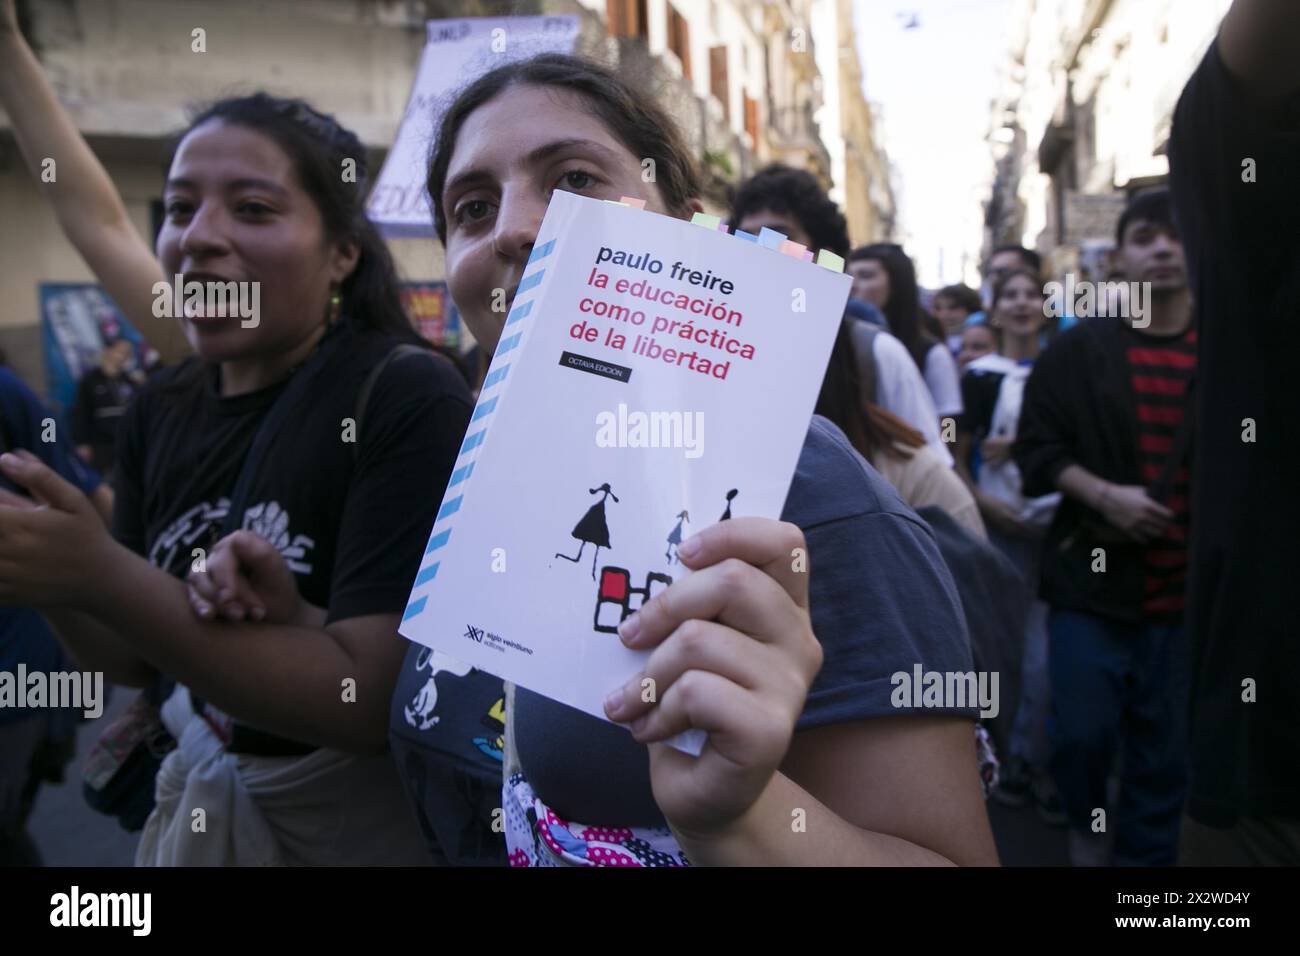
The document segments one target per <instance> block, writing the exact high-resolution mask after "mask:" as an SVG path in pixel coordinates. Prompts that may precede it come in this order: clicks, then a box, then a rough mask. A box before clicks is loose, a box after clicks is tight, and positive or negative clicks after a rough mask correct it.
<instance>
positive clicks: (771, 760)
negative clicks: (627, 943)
mask: <svg viewBox="0 0 1300 956" xmlns="http://www.w3.org/2000/svg"><path fill="white" fill-rule="evenodd" d="M803 553H804V537H803V532H802V531H800V530H799V528H798V527H797V526H795V525H793V524H789V523H787V522H782V521H775V520H773V519H770V518H758V517H739V518H734V519H732V520H730V521H722V522H718V523H717V524H715V525H713V526H711V527H709V528H706V529H705V530H704V531H702V532H701V533H699V534H698V535H695V536H694V537H693V538H691V539H689V540H687V541H685V542H683V543H682V545H681V548H680V549H679V551H678V554H679V556H680V558H681V561H682V563H683V564H685V565H686V566H687V567H689V568H690V569H691V570H692V571H694V572H695V573H693V574H691V575H689V576H688V577H686V578H683V579H681V580H679V581H677V582H675V583H674V584H673V585H672V586H671V587H669V588H667V589H666V590H664V591H662V592H661V593H660V594H658V595H657V596H656V597H654V598H652V599H651V600H649V601H647V602H646V603H645V604H644V605H643V606H642V607H641V609H640V610H639V611H638V612H637V613H636V614H634V615H632V616H631V617H629V618H628V619H627V620H625V621H624V622H623V624H622V626H621V627H620V628H619V636H620V638H621V639H622V641H623V643H624V644H625V645H626V646H627V647H629V648H631V649H634V650H638V651H650V652H651V653H650V656H649V658H648V659H647V660H646V662H645V666H644V668H643V669H642V671H641V672H640V673H638V674H637V675H636V676H635V677H633V678H632V679H631V680H630V681H628V682H627V683H626V684H625V685H624V686H623V687H621V688H619V689H617V690H615V691H614V692H612V693H611V694H610V695H609V697H608V698H607V699H606V702H605V712H606V714H607V715H608V716H609V717H610V719H611V720H616V721H618V722H620V723H627V724H629V725H630V729H631V731H632V734H633V736H634V737H635V738H636V739H637V740H638V741H640V742H641V743H648V744H650V745H651V747H650V769H651V779H652V782H653V785H654V794H655V802H656V803H657V804H658V805H659V807H660V809H661V810H662V811H663V813H664V816H665V817H666V818H667V819H668V822H669V823H670V824H672V826H673V828H674V829H675V830H678V831H679V832H686V833H692V834H697V835H702V834H708V833H710V832H713V831H716V830H720V829H722V828H724V827H726V826H727V825H728V824H730V823H731V822H733V821H734V820H736V819H737V818H738V817H740V816H742V815H743V814H744V813H745V811H747V810H748V809H749V808H750V806H752V805H753V803H754V802H755V801H756V800H757V799H758V797H759V795H760V794H762V792H763V790H764V789H765V788H766V787H767V786H768V784H769V782H770V781H771V779H772V776H773V774H774V773H776V771H777V769H778V767H779V766H780V763H781V760H782V758H783V757H784V756H785V753H786V751H787V749H788V747H789V744H790V738H791V735H792V734H793V733H794V726H795V721H797V720H798V718H799V714H800V713H802V711H803V706H804V698H805V697H806V696H807V693H808V688H809V687H810V686H811V685H812V682H813V678H814V677H816V675H817V671H818V670H819V669H820V667H821V663H822V652H821V645H820V644H818V642H817V638H816V636H815V635H814V634H813V631H812V622H811V619H810V617H809V614H808V571H807V563H806V561H804V560H802V556H803ZM689 729H697V730H703V731H706V732H707V733H708V742H707V743H706V744H705V746H704V749H703V750H702V751H701V752H700V755H699V757H698V758H697V757H691V756H689V755H688V754H685V753H683V752H681V751H680V750H677V749H675V748H673V747H669V746H667V745H666V744H665V743H664V742H665V741H667V740H668V739H670V738H672V737H674V736H675V735H677V734H679V733H682V732H683V731H686V730H689Z"/></svg>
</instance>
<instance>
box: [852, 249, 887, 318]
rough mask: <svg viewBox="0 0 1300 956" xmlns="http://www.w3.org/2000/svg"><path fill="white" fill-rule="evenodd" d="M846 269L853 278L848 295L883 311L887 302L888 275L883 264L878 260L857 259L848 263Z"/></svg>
mask: <svg viewBox="0 0 1300 956" xmlns="http://www.w3.org/2000/svg"><path fill="white" fill-rule="evenodd" d="M848 269H849V275H851V276H852V277H853V288H852V291H851V292H850V293H849V295H851V296H853V298H855V299H859V300H861V301H862V302H870V303H871V304H872V305H874V306H875V307H876V308H877V309H880V310H881V311H884V308H885V306H886V305H887V304H888V302H889V273H888V272H886V271H885V266H884V264H883V263H882V262H880V261H879V260H878V259H858V260H856V261H854V262H850V263H849V266H848Z"/></svg>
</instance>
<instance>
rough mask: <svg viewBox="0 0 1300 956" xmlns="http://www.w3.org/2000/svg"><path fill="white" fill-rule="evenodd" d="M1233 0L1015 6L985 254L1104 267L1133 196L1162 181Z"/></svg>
mask: <svg viewBox="0 0 1300 956" xmlns="http://www.w3.org/2000/svg"><path fill="white" fill-rule="evenodd" d="M1230 5H1231V0H1196V2H1193V3H1189V2H1186V0H1016V6H1015V12H1014V16H1013V29H1012V31H1011V45H1010V50H1009V54H1008V57H1007V61H1006V63H1005V65H1004V67H1003V70H1002V92H1001V94H1000V95H999V97H998V99H997V100H996V101H995V102H994V103H993V109H992V114H991V119H990V134H989V142H990V145H991V148H992V151H993V160H994V175H993V182H992V185H991V188H990V195H989V200H988V203H987V206H986V216H985V254H986V255H987V253H988V251H989V250H990V249H991V248H993V247H995V246H997V245H1000V244H1004V243H1019V244H1023V245H1026V246H1030V247H1037V248H1038V249H1039V251H1040V252H1042V253H1044V256H1045V259H1046V260H1047V261H1048V262H1049V263H1050V265H1051V268H1052V270H1053V271H1055V272H1057V273H1060V272H1064V271H1068V270H1073V269H1079V268H1082V269H1083V270H1084V271H1089V270H1101V269H1104V268H1105V267H1104V265H1103V260H1104V253H1105V250H1106V249H1107V248H1108V247H1109V246H1110V245H1112V244H1113V239H1114V237H1113V230H1114V223H1115V220H1116V219H1117V217H1118V214H1119V212H1120V211H1121V210H1122V208H1123V205H1124V202H1125V201H1126V199H1127V197H1128V196H1129V195H1131V194H1132V193H1134V192H1137V191H1140V190H1142V189H1144V188H1148V187H1150V186H1154V185H1157V184H1160V183H1163V182H1164V181H1165V180H1166V179H1167V178H1168V175H1169V161H1168V157H1167V155H1166V154H1167V146H1168V141H1169V132H1170V124H1171V121H1172V117H1173V110H1174V107H1175V106H1176V105H1177V101H1178V95H1179V93H1180V92H1181V91H1182V88H1183V86H1184V84H1185V83H1186V81H1187V78H1188V77H1189V76H1190V75H1191V73H1192V71H1193V70H1194V69H1195V68H1196V65H1197V64H1198V62H1199V61H1200V58H1201V57H1202V56H1204V54H1205V51H1206V49H1207V48H1208V47H1209V44H1210V42H1211V40H1213V38H1214V35H1215V33H1216V32H1217V30H1218V26H1219V23H1220V21H1221V20H1222V18H1223V15H1224V14H1225V13H1226V12H1227V10H1228V7H1229V6H1230Z"/></svg>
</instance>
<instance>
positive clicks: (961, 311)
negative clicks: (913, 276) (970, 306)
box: [930, 295, 970, 335]
mask: <svg viewBox="0 0 1300 956" xmlns="http://www.w3.org/2000/svg"><path fill="white" fill-rule="evenodd" d="M930 311H931V312H933V313H934V317H935V318H936V319H938V320H939V324H940V325H942V326H943V330H944V331H945V332H947V333H948V334H949V335H956V334H957V333H959V332H960V331H961V327H962V326H963V325H964V324H965V323H966V320H967V319H968V318H970V313H969V312H967V311H966V309H965V308H964V307H963V306H961V305H958V304H957V303H956V302H954V301H953V300H952V299H950V298H948V297H947V296H945V295H937V296H935V297H934V304H933V306H931V308H930Z"/></svg>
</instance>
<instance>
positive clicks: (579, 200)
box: [400, 190, 850, 752]
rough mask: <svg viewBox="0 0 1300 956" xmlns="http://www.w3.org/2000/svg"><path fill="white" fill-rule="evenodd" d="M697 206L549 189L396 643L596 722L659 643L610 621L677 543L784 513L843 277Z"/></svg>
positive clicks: (824, 258)
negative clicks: (654, 208) (409, 643)
mask: <svg viewBox="0 0 1300 956" xmlns="http://www.w3.org/2000/svg"><path fill="white" fill-rule="evenodd" d="M696 220H697V221H701V220H702V222H699V223H698V224H696V223H687V222H683V221H681V220H678V219H674V218H672V217H669V216H663V215H659V214H656V213H652V212H645V211H641V210H639V209H634V208H630V207H629V206H625V205H621V204H619V203H612V202H602V201H599V200H594V199H589V198H586V197H582V196H578V195H575V194H573V193H569V192H565V191H562V190H556V191H555V193H554V194H553V196H552V198H551V202H550V205H549V207H548V208H547V212H546V216H545V218H544V219H543V221H542V224H541V227H540V229H539V231H538V236H537V241H536V244H535V246H534V248H533V252H532V255H531V257H530V259H529V263H528V265H527V266H526V268H525V270H524V273H523V276H522V278H521V279H520V281H519V285H518V287H517V290H516V293H515V297H514V300H513V302H512V303H511V307H510V311H509V313H508V314H507V316H506V321H505V327H504V329H503V331H502V334H501V339H500V342H499V344H498V346H497V349H496V353H495V356H494V358H493V360H492V365H491V367H490V368H489V369H488V374H487V377H486V379H485V380H484V383H483V387H482V389H481V391H480V393H479V399H478V404H477V406H476V408H475V411H474V414H473V417H472V419H471V422H470V426H469V429H468V431H467V432H466V436H465V439H464V442H463V444H462V447H461V451H460V455H459V457H458V458H457V461H456V466H455V470H454V471H453V474H452V476H451V478H450V480H449V483H448V486H447V490H446V493H445V495H444V497H443V501H442V506H441V508H440V509H439V512H438V518H437V520H436V522H435V523H434V526H433V529H432V532H431V535H430V539H429V544H428V547H427V549H426V551H425V558H424V562H423V566H422V567H421V568H420V569H419V573H418V575H417V577H416V580H415V585H414V588H413V590H412V592H411V598H410V603H409V604H408V606H407V609H406V612H405V614H404V616H403V621H402V625H401V627H400V631H401V633H402V634H403V635H404V636H406V637H407V638H409V639H411V640H413V641H416V642H418V643H420V644H424V645H426V646H428V647H430V648H432V649H434V650H435V651H441V652H442V653H444V654H446V655H448V656H450V657H452V658H455V659H458V660H460V661H463V662H464V663H466V664H468V665H471V666H473V667H477V668H480V669H481V670H484V671H487V672H489V673H492V674H495V675H497V676H499V677H502V678H504V679H506V680H509V681H513V682H514V683H516V684H518V685H519V686H521V687H525V688H527V689H529V690H532V691H535V692H537V693H539V694H543V695H545V696H547V697H551V698H553V699H555V700H558V701H560V702H562V703H565V704H568V705H570V706H573V707H576V708H578V709H580V710H583V711H585V712H586V713H588V714H592V715H593V716H596V717H600V718H602V719H604V709H603V707H602V701H603V699H604V697H605V695H606V694H607V693H609V692H610V691H611V690H613V689H614V688H616V687H618V686H620V685H621V684H622V683H623V682H624V681H626V680H628V679H630V678H631V677H632V676H633V675H634V674H636V673H637V671H638V669H639V668H640V666H641V663H642V661H643V660H644V658H645V656H646V655H645V653H644V652H636V651H632V650H629V649H628V648H626V647H624V646H623V644H622V643H621V642H620V640H619V639H618V635H617V627H618V625H619V623H620V622H621V621H622V620H624V619H625V618H626V617H627V616H629V615H630V614H631V613H632V612H634V611H635V610H636V609H637V608H638V607H639V606H640V605H641V604H642V603H643V602H644V601H646V600H648V599H649V598H651V597H653V596H654V595H655V594H657V593H658V592H659V591H661V590H663V589H665V588H667V587H669V586H670V585H671V584H672V582H673V581H674V580H680V578H681V577H682V576H683V575H685V574H686V573H688V571H687V569H686V568H685V567H684V566H683V565H682V563H681V561H680V560H679V559H678V557H677V555H676V554H675V549H676V547H677V545H678V544H679V543H680V542H682V541H683V540H685V539H686V538H688V537H690V536H691V535H692V534H694V533H695V532H697V531H699V530H701V529H703V528H705V527H707V526H708V525H710V524H713V523H714V522H716V521H719V520H725V519H727V518H730V517H733V516H740V515H758V516H762V517H769V518H776V517H779V516H780V514H781V509H782V507H783V505H784V503H785V499H786V495H787V494H788V492H789V488H790V481H791V478H792V477H793V475H794V470H795V465H796V463H797V461H798V458H799V453H800V450H801V449H802V447H803V444H804V440H805V438H806V435H807V431H808V426H809V420H810V419H811V417H812V412H813V407H814V405H815V404H816V400H817V395H818V392H819V391H820V388H821V382H822V377H823V376H824V374H825V371H826V364H827V357H828V356H829V355H830V351H831V346H832V344H833V342H834V339H835V335H836V332H837V330H838V328H839V325H840V320H841V316H842V315H843V312H844V304H845V301H846V300H847V298H848V291H849V285H850V281H849V278H848V276H846V275H844V274H843V273H842V272H841V271H840V270H841V269H842V267H843V263H842V261H841V260H839V258H838V257H837V256H834V255H833V254H830V253H825V252H823V253H822V255H821V257H819V259H818V263H819V264H822V265H825V266H826V267H825V268H820V267H819V266H818V265H814V264H813V263H812V262H810V261H808V260H809V259H811V257H812V253H811V252H810V251H808V250H805V249H804V248H803V247H802V246H799V245H797V244H795V243H793V242H790V241H788V240H785V237H783V236H780V235H779V234H777V233H774V232H771V231H770V230H766V229H765V230H763V233H762V234H761V235H760V236H757V237H754V236H749V237H745V236H743V234H737V235H728V234H727V233H726V232H725V231H720V229H719V224H718V222H717V219H716V217H708V216H703V215H702V214H701V215H697V217H696ZM701 225H703V226H704V228H701ZM746 239H748V241H746ZM783 240H785V241H783ZM764 246H767V248H764ZM783 253H784V254H783ZM700 742H702V738H701V740H700V741H697V742H696V744H695V745H694V748H693V749H694V751H695V752H698V746H699V743H700ZM686 749H691V748H690V747H689V746H688V747H687V748H686Z"/></svg>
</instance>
